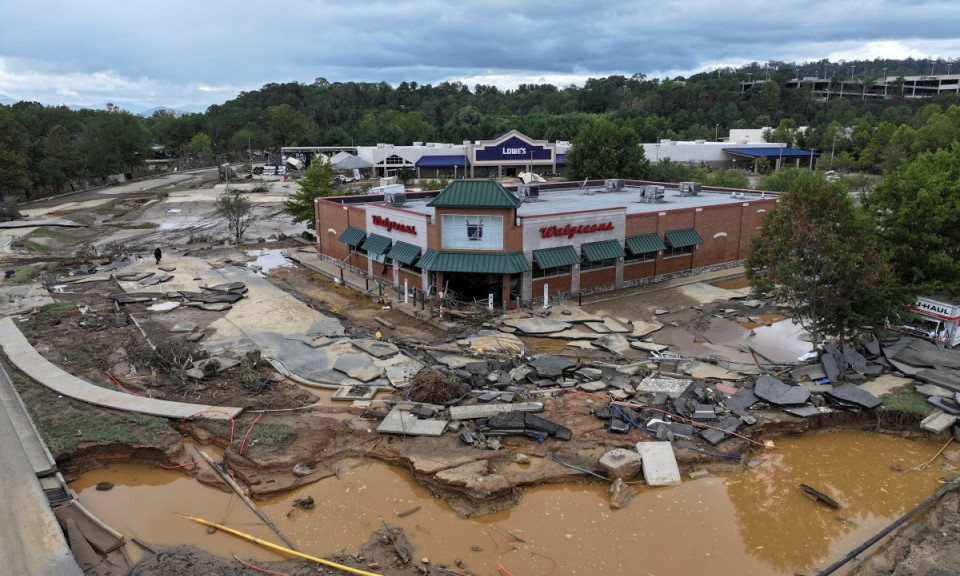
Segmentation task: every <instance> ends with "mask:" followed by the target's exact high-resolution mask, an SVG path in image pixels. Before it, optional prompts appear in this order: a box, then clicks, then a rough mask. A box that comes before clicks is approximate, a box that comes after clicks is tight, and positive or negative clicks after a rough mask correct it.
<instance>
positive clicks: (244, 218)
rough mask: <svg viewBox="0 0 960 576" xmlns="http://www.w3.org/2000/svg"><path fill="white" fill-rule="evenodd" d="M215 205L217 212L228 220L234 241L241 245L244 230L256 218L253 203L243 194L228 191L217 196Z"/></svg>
mask: <svg viewBox="0 0 960 576" xmlns="http://www.w3.org/2000/svg"><path fill="white" fill-rule="evenodd" d="M215 206H216V208H217V214H219V215H220V216H222V217H223V218H224V219H225V220H226V221H227V229H228V230H229V231H230V235H231V236H233V240H234V243H235V244H236V245H237V246H239V245H240V242H242V241H243V234H244V232H246V231H247V228H248V227H249V226H250V224H252V223H253V221H254V220H255V219H256V218H255V217H254V215H253V204H251V202H250V199H249V198H247V197H246V196H244V195H243V194H240V193H239V192H235V191H227V192H224V193H222V194H220V195H219V196H217V200H216V202H215Z"/></svg>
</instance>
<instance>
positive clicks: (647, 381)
mask: <svg viewBox="0 0 960 576" xmlns="http://www.w3.org/2000/svg"><path fill="white" fill-rule="evenodd" d="M691 384H693V380H690V379H687V378H657V377H654V376H647V377H646V378H644V379H643V380H641V381H640V383H639V384H637V386H636V389H637V393H641V392H648V393H657V392H660V393H663V394H666V395H667V396H669V397H670V398H673V399H674V400H676V399H677V398H679V397H680V395H681V394H683V393H684V392H686V391H687V388H689V387H690V385H691Z"/></svg>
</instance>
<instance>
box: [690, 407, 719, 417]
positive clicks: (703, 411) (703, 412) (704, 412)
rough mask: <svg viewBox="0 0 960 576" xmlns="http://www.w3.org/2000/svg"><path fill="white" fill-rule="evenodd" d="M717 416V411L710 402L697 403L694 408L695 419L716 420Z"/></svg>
mask: <svg viewBox="0 0 960 576" xmlns="http://www.w3.org/2000/svg"><path fill="white" fill-rule="evenodd" d="M716 417H717V412H716V410H714V408H713V406H712V405H710V404H697V406H696V408H694V410H693V419H694V420H714V419H716Z"/></svg>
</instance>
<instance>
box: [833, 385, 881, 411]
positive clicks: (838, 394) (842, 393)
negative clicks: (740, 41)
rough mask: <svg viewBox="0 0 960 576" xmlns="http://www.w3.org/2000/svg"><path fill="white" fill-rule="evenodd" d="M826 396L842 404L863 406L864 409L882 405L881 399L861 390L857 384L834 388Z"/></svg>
mask: <svg viewBox="0 0 960 576" xmlns="http://www.w3.org/2000/svg"><path fill="white" fill-rule="evenodd" d="M824 395H825V396H829V397H831V398H833V399H835V400H839V401H841V402H846V403H849V404H856V405H858V406H863V407H864V408H868V409H870V408H876V407H877V406H879V405H880V403H881V402H880V399H879V398H877V397H876V396H874V395H873V394H871V393H869V392H867V391H866V390H864V389H862V388H860V387H859V386H857V385H856V384H849V383H848V384H844V385H843V386H840V387H838V388H834V389H833V390H830V391H829V392H825V393H824Z"/></svg>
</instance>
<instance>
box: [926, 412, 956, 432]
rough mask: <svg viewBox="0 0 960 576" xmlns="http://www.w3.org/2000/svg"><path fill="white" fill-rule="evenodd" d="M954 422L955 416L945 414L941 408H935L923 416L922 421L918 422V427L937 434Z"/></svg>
mask: <svg viewBox="0 0 960 576" xmlns="http://www.w3.org/2000/svg"><path fill="white" fill-rule="evenodd" d="M956 423H957V417H956V416H954V415H953V414H947V413H946V412H944V411H943V410H937V411H935V412H934V413H932V414H930V415H929V416H927V417H926V418H924V419H923V421H922V422H920V427H921V428H923V429H924V430H929V431H930V432H933V433H935V434H939V433H941V432H943V431H944V430H946V429H947V428H949V427H951V426H953V425H954V424H956Z"/></svg>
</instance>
